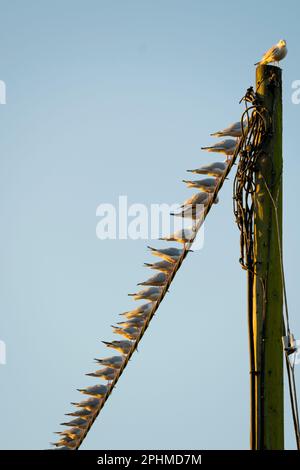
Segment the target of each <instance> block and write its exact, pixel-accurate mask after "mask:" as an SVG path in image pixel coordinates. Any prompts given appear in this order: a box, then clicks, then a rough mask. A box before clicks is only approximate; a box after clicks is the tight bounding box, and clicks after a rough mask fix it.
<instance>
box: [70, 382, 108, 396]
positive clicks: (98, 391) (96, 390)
mask: <svg viewBox="0 0 300 470" xmlns="http://www.w3.org/2000/svg"><path fill="white" fill-rule="evenodd" d="M77 390H78V392H80V393H84V394H85V395H92V396H94V397H97V398H100V397H104V395H106V393H107V387H106V385H93V386H92V387H86V388H78V389H77Z"/></svg>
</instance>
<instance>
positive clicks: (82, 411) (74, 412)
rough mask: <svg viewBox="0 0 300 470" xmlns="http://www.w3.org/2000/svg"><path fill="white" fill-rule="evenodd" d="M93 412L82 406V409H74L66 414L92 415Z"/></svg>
mask: <svg viewBox="0 0 300 470" xmlns="http://www.w3.org/2000/svg"><path fill="white" fill-rule="evenodd" d="M92 414H93V413H92V412H91V411H90V410H86V409H85V408H82V410H78V411H73V412H72V413H66V416H75V417H76V416H91V415H92Z"/></svg>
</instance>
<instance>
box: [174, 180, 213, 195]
mask: <svg viewBox="0 0 300 470" xmlns="http://www.w3.org/2000/svg"><path fill="white" fill-rule="evenodd" d="M182 181H183V183H186V185H187V187H188V188H196V189H199V190H200V191H204V192H205V193H213V192H214V190H215V189H216V187H217V185H218V180H217V179H216V178H204V179H203V180H196V181H187V180H182Z"/></svg>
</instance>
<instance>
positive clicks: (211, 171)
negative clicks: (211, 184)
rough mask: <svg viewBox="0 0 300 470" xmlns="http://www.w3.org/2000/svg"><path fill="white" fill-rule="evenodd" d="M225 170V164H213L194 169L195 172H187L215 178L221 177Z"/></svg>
mask: <svg viewBox="0 0 300 470" xmlns="http://www.w3.org/2000/svg"><path fill="white" fill-rule="evenodd" d="M226 168H227V163H226V162H214V163H211V164H210V165H203V166H201V167H200V168H196V169H195V170H187V171H188V172H189V173H196V174H198V175H207V176H214V177H216V178H218V177H220V176H222V175H223V173H224V171H225V170H226Z"/></svg>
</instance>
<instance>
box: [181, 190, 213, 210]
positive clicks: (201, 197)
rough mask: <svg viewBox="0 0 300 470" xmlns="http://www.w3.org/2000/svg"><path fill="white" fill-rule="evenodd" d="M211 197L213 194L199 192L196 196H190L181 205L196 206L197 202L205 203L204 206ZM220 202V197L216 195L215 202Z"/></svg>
mask: <svg viewBox="0 0 300 470" xmlns="http://www.w3.org/2000/svg"><path fill="white" fill-rule="evenodd" d="M210 198H211V194H209V193H202V192H199V193H196V194H194V196H192V197H190V198H189V199H187V200H186V201H184V203H183V204H182V205H181V206H180V207H186V206H195V205H197V204H203V205H204V206H206V205H207V204H208V203H209V201H210ZM218 202H219V198H218V197H216V200H215V204H218Z"/></svg>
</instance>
